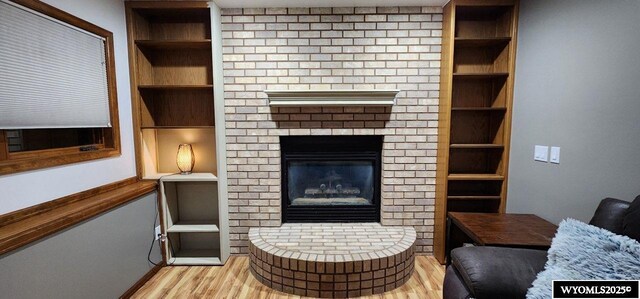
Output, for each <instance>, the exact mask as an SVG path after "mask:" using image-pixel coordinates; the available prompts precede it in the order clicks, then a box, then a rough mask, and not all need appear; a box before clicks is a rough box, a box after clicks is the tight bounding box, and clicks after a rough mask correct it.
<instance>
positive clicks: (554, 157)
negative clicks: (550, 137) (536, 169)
mask: <svg viewBox="0 0 640 299" xmlns="http://www.w3.org/2000/svg"><path fill="white" fill-rule="evenodd" d="M549 162H551V163H555V164H560V147H559V146H552V147H551V150H550V151H549Z"/></svg>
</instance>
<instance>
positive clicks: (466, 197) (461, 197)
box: [447, 195, 500, 200]
mask: <svg viewBox="0 0 640 299" xmlns="http://www.w3.org/2000/svg"><path fill="white" fill-rule="evenodd" d="M447 199H448V200H500V196H487V195H450V196H447Z"/></svg>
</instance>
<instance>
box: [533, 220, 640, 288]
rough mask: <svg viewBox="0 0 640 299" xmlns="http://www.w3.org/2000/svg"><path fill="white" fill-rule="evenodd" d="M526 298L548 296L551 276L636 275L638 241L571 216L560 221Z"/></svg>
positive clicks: (605, 277)
mask: <svg viewBox="0 0 640 299" xmlns="http://www.w3.org/2000/svg"><path fill="white" fill-rule="evenodd" d="M548 256H549V260H548V261H547V264H546V265H545V267H544V268H545V269H544V271H542V272H540V273H539V274H538V277H537V278H536V280H535V281H534V282H533V286H532V287H531V288H530V289H529V291H528V292H527V299H539V298H540V299H542V298H551V281H552V280H616V279H623V280H637V279H640V243H638V241H636V240H633V239H631V238H628V237H625V236H620V235H616V234H614V233H612V232H610V231H608V230H605V229H602V228H598V227H595V226H593V225H589V224H586V223H583V222H580V221H578V220H575V219H566V220H563V221H562V222H561V223H560V227H559V228H558V232H557V233H556V236H555V237H554V238H553V241H552V243H551V248H550V249H549V252H548Z"/></svg>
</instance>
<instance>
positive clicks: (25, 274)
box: [0, 193, 161, 299]
mask: <svg viewBox="0 0 640 299" xmlns="http://www.w3.org/2000/svg"><path fill="white" fill-rule="evenodd" d="M155 206H156V195H155V193H151V194H149V195H146V196H143V197H141V198H139V199H136V200H134V201H132V202H130V203H128V204H126V205H123V206H121V207H119V208H117V209H115V210H112V211H110V212H107V213H105V214H102V215H99V216H97V217H95V218H92V219H90V220H87V221H85V222H83V223H81V224H79V225H76V226H74V227H71V228H69V229H67V230H64V231H62V232H60V233H58V234H55V235H52V236H50V237H48V238H46V239H43V240H41V241H38V242H36V243H33V244H31V245H29V246H27V247H23V248H21V249H19V250H17V251H13V252H11V253H8V254H6V255H3V256H0V290H1V291H0V298H12V299H15V298H117V297H119V296H120V295H122V294H123V293H124V292H125V291H126V290H127V289H129V288H130V287H131V286H132V285H133V284H135V283H136V282H137V281H138V280H139V279H140V278H141V277H142V276H144V274H146V273H147V272H148V271H149V270H150V269H151V268H152V265H150V264H149V263H148V262H147V253H148V251H149V246H150V245H151V238H153V233H154V230H153V223H154V218H155V210H156V207H155ZM156 244H157V243H156ZM151 258H152V260H153V261H160V260H161V256H160V249H159V247H158V246H157V245H154V249H153V252H152V255H151Z"/></svg>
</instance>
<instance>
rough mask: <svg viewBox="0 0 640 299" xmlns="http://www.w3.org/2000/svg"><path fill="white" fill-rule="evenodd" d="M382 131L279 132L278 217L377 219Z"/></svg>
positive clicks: (284, 219)
mask: <svg viewBox="0 0 640 299" xmlns="http://www.w3.org/2000/svg"><path fill="white" fill-rule="evenodd" d="M382 138H383V137H382V136H282V137H280V149H281V151H282V153H281V157H282V163H281V165H282V222H379V221H380V178H381V175H380V173H381V166H380V165H381V152H382Z"/></svg>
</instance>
